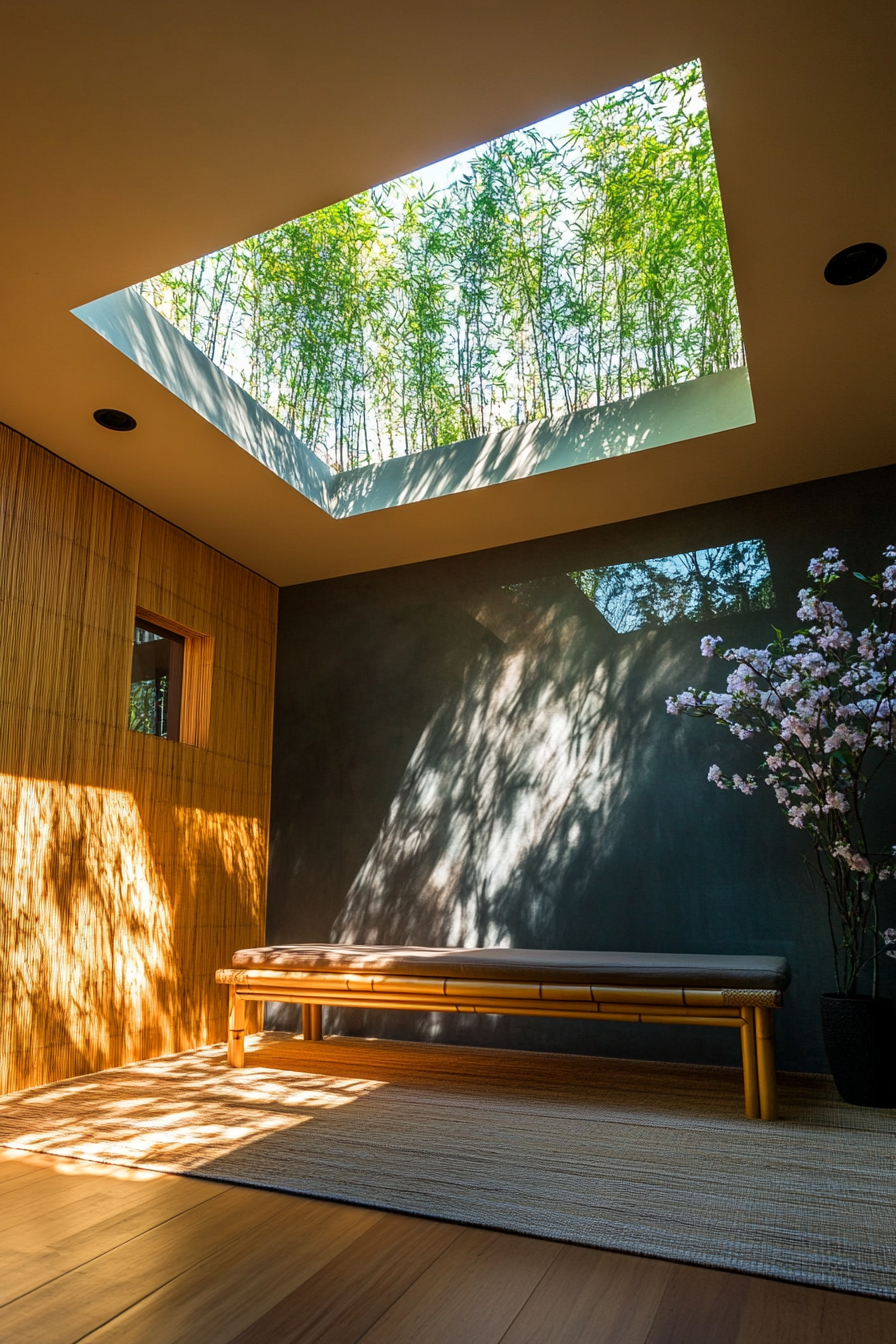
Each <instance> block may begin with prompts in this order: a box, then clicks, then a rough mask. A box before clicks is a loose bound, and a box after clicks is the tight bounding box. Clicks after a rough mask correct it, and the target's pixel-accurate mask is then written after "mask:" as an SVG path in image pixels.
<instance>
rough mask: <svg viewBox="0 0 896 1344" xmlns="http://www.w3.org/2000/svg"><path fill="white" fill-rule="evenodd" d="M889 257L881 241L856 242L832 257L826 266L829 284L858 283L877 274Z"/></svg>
mask: <svg viewBox="0 0 896 1344" xmlns="http://www.w3.org/2000/svg"><path fill="white" fill-rule="evenodd" d="M886 259H887V249H886V248H885V247H881V245H880V243H854V244H853V246H852V247H844V249H843V251H842V252H838V253H837V255H836V256H833V257H831V259H830V261H829V262H828V264H827V266H825V268H824V278H825V280H827V282H828V284H829V285H857V284H858V283H859V281H860V280H868V279H870V278H871V276H872V275H876V274H877V272H878V271H879V270H880V268H881V266H883V264H884V262H885V261H886Z"/></svg>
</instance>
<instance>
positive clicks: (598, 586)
mask: <svg viewBox="0 0 896 1344" xmlns="http://www.w3.org/2000/svg"><path fill="white" fill-rule="evenodd" d="M569 577H570V578H571V579H572V581H573V582H574V583H575V584H576V586H577V587H578V588H580V589H581V590H582V592H583V593H584V594H585V596H586V597H588V598H589V599H590V600H591V601H592V602H593V603H594V605H595V607H596V608H597V610H598V611H599V612H600V613H601V615H602V616H604V617H605V619H606V620H607V621H608V622H609V623H610V625H611V626H612V627H613V629H614V630H616V631H617V632H618V633H619V634H626V633H628V632H629V631H631V630H640V629H641V628H642V627H644V626H660V625H669V624H671V623H672V622H674V621H696V620H701V621H702V620H707V619H709V618H710V617H712V616H730V615H734V614H735V613H738V612H746V611H765V610H768V609H769V608H770V607H773V606H774V602H775V595H774V592H773V590H772V575H771V569H770V567H769V562H768V556H767V554H766V551H765V545H764V543H763V542H762V541H760V540H758V539H756V540H752V541H737V542H733V543H732V544H731V545H729V546H715V547H710V548H709V549H707V550H702V551H684V552H682V553H681V554H680V555H666V556H661V557H659V558H657V559H654V560H633V561H631V562H630V563H628V564H625V565H605V566H603V567H602V568H598V569H581V570H574V571H573V572H572V573H570V575H569Z"/></svg>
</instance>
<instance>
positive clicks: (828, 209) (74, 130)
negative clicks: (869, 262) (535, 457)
mask: <svg viewBox="0 0 896 1344" xmlns="http://www.w3.org/2000/svg"><path fill="white" fill-rule="evenodd" d="M894 20H896V7H894V6H893V5H892V4H891V3H890V0H853V3H851V4H850V5H849V6H848V8H847V7H846V6H844V5H843V4H842V3H837V4H833V3H827V2H825V0H741V3H737V4H735V3H724V2H723V0H690V2H687V0H685V2H684V3H679V4H674V3H670V0H639V3H637V4H634V3H629V4H620V3H619V0H613V2H612V3H608V0H451V3H447V2H446V3H444V4H435V3H432V0H340V3H335V2H334V0H330V3H320V0H319V2H318V3H316V4H311V3H308V2H307V0H254V3H252V4H250V3H248V0H242V3H239V4H238V3H234V0H213V2H211V0H203V2H202V3H199V0H176V3H175V2H174V0H152V3H149V2H148V0H79V3H78V4H72V3H71V0H7V4H6V6H5V8H4V18H3V20H2V29H0V31H2V48H0V49H2V52H3V57H2V59H3V74H2V81H0V96H2V100H3V103H4V106H3V108H2V111H0V126H2V132H0V133H2V139H3V145H2V155H3V161H2V165H0V182H2V184H3V208H2V211H0V234H2V241H0V264H2V289H0V420H4V421H6V422H7V423H8V424H10V425H12V426H13V427H14V428H16V429H18V430H20V431H21V432H23V433H25V434H27V435H29V436H30V437H31V438H33V439H35V440H37V442H38V443H41V444H44V445H45V446H46V447H47V448H50V449H51V450H52V451H53V452H55V453H58V454H60V456H62V457H64V458H67V459H68V460H69V461H71V462H74V463H76V464H77V465H78V466H80V467H83V468H84V469H85V470H87V471H89V472H92V473H93V474H94V475H96V476H98V477H100V478H101V479H102V480H104V481H107V482H108V483H109V484H110V485H112V486H114V487H116V488H117V489H119V490H122V491H124V492H125V493H126V494H128V495H130V496H132V497H133V498H134V499H137V500H139V501H140V502H141V503H142V504H145V505H147V506H148V507H149V508H152V509H154V510H156V511H157V512H158V513H160V514H162V515H163V516H164V517H166V518H168V519H170V520H171V521H173V522H175V523H178V524H179V525H180V526H182V527H184V528H186V529H188V530H189V531H190V532H192V533H194V534H195V535H196V536H198V537H201V538H202V539H203V540H205V541H207V542H209V543H210V544H211V545H213V546H216V547H218V548H219V549H220V550H222V551H224V552H225V553H226V554H228V555H231V556H233V557H234V558H235V559H237V560H240V561H242V562H243V563H244V564H246V565H249V566H251V568H253V569H255V570H257V571H259V572H260V573H262V574H264V575H266V576H268V577H269V578H271V579H272V580H274V581H275V582H277V583H281V584H286V583H297V582H302V581H305V580H309V579H317V578H323V577H326V576H330V575H335V574H344V573H349V572H353V571H358V570H364V569H373V568H377V567H379V566H383V565H397V564H404V563H408V562H410V561H414V560H422V559H429V558H432V557H435V556H441V555H447V554H453V553H456V552H460V551H470V550H474V549H478V548H480V547H486V546H497V545H501V544H504V543H506V542H512V541H519V540H523V539H525V538H530V537H535V536H542V535H547V534H549V533H553V532H562V531H567V530H570V529H573V528H579V527H587V526H590V525H593V524H597V523H603V522H609V521H615V520H619V519H622V518H629V517H634V516H638V515H644V514H649V513H654V512H657V511H661V510H664V509H671V508H680V507H682V506H685V505H688V504H695V503H701V502H704V501H706V500H710V499H717V498H722V497H726V496H732V495H737V494H742V493H745V492H748V491H752V490H761V489H767V488H770V487H774V486H779V485H785V484H790V483H792V482H796V481H801V480H807V479H811V478H814V477H820V476H827V475H832V474H835V473H838V472H847V471H855V470H859V469H861V468H864V467H872V466H877V465H880V464H883V463H887V462H893V461H896V433H894V381H896V379H894V373H896V332H894V313H896V302H894V300H896V230H894V225H893V221H894V218H896V209H894V206H896V200H894V191H896V173H894V167H896V155H894V149H896V135H894V130H896V127H894V120H896V118H894V93H893V90H894V69H893V58H894V53H896V21H894ZM694 56H698V57H699V58H700V59H701V61H702V62H703V69H704V76H705V81H706V89H707V98H708V103H709V110H710V117H711V122H712V132H713V139H714V143H715V149H716V158H717V162H718V168H719V175H720V179H721V185H722V196H723V201H724V204H725V211H726V218H727V221H728V231H729V241H730V247H731V256H732V260H733V264H734V274H735V282H736V285H737V293H738V301H739V304H740V310H741V316H742V320H743V328H744V338H745V344H746V350H747V358H748V363H749V368H750V375H751V379H752V389H753V399H754V403H755V409H756V424H755V425H751V426H748V427H746V428H743V429H738V430H733V431H730V432H728V433H726V434H722V435H712V436H708V437H705V438H700V439H694V440H690V441H687V442H684V443H679V444H675V445H671V446H668V447H663V448H657V449H653V450H651V451H648V452H644V453H641V454H638V455H636V456H633V457H625V458H619V459H615V460H611V461H603V462H596V463H589V464H586V465H583V466H578V467H574V468H570V469H568V470H565V471H558V472H553V473H550V474H547V475H542V476H539V477H537V478H533V479H529V480H522V481H514V482H510V483H507V484H502V485H496V486H491V487H488V488H486V489H481V490H472V491H467V492H466V493H463V494H458V495H453V496H449V497H446V498H442V499H435V500H430V501H426V502H423V503H418V504H411V505H406V506H403V507H401V508H397V509H389V510H385V511H383V512H380V513H370V514H366V515H362V516H359V517H354V518H348V519H342V520H339V521H336V520H334V519H332V518H330V517H329V516H327V515H326V514H324V513H322V512H321V511H320V510H318V509H317V508H316V507H315V506H314V505H313V504H311V503H310V502H309V501H308V500H306V499H305V498H304V497H303V496H301V495H299V494H297V493H296V492H295V491H294V490H292V489H291V487H289V486H288V485H286V484H284V483H283V482H282V481H281V480H279V478H277V477H276V476H274V475H273V474H272V473H270V472H269V471H267V470H266V468H264V467H263V466H261V465H260V464H259V463H258V462H256V461H255V460H254V459H253V458H251V457H250V456H249V455H248V454H246V453H244V452H243V451H242V450H241V449H239V448H237V447H236V446H235V445H234V444H233V443H231V442H230V441H229V440H228V439H227V438H226V437H225V436H224V435H222V434H221V433H220V432H219V431H218V430H216V429H214V428H213V427H212V426H210V425H209V424H208V423H207V422H206V421H204V420H203V419H201V418H200V417H199V416H198V415H196V414H195V413H194V412H193V411H191V410H189V409H188V408H187V407H186V406H185V405H183V404H182V403H181V402H179V401H178V400H177V398H175V397H174V396H173V395H172V394H171V393H170V392H168V391H166V390H165V389H164V388H162V387H161V385H160V384H158V383H156V382H154V381H153V379H152V378H150V377H149V375H147V374H146V373H144V372H142V371H141V370H140V369H139V368H137V367H136V366H135V365H134V364H132V363H130V361H129V360H128V359H127V358H126V357H125V356H124V355H122V354H120V353H119V352H118V351H116V350H115V349H114V348H113V347H112V346H110V345H108V344H107V343H106V342H105V341H103V339H102V338H101V337H99V336H98V335H96V334H95V333H94V332H92V331H91V330H89V329H88V328H87V327H86V326H84V325H83V324H82V323H81V322H79V321H78V320H77V319H76V318H75V317H73V316H72V315H71V312H70V310H71V309H72V308H74V307H76V306H78V305H80V304H84V303H87V302H88V301H89V300H91V299H95V298H98V297H100V296H101V295H104V294H107V293H110V292H112V291H114V290H118V289H121V288H123V287H124V286H126V285H129V284H132V283H134V282H135V281H137V280H140V279H143V278H144V277H146V276H149V275H153V274H156V273H157V272H158V271H160V270H163V269H165V268H167V267H171V266H174V265H177V264H179V263H181V262H184V261H188V260H191V259H192V258H194V257H197V256H200V255H202V254H203V253H205V252H208V251H210V250H212V249H214V248H218V247H221V246H224V245H225V244H227V243H230V242H233V241H234V240H236V239H238V238H243V237H246V236H248V235H250V234H253V233H257V232H259V231H260V230H262V229H265V228H269V227H271V226H273V225H276V224H279V223H281V222H282V221H284V220H286V219H290V218H293V217H295V216H297V215H300V214H303V213H305V212H306V211H308V210H313V209H316V208H317V207H319V206H322V205H325V204H327V203H329V202H331V201H335V200H339V199H342V198H344V197H346V196H348V195H350V194H352V193H354V192H356V191H359V190H361V189H363V188H365V187H368V186H370V185H372V184H374V183H376V182H380V181H383V180H385V179H388V178H390V177H394V176H396V175H398V174H401V173H405V172H409V171H411V170H413V169H414V168H416V167H419V166H420V165H422V164H424V163H428V162H432V161H434V160H437V159H439V158H442V157H444V156H446V155H448V154H450V153H453V152H455V151H457V150H460V149H462V148H465V147H467V146H469V145H473V144H478V143H480V142H481V141H483V140H486V139H488V138H490V137H492V136H495V135H499V134H501V133H502V132H505V131H508V130H511V129H513V128H515V127H517V126H519V125H522V124H525V123H527V122H531V121H533V120H535V119H536V118H539V117H542V116H546V115H548V114H550V113H552V112H555V111H558V110H560V109H561V108H565V107H568V106H570V105H572V104H574V103H578V102H581V101H583V100H584V99H586V98H591V97H594V96H596V95H598V94H601V93H605V92H607V91H609V90H610V89H613V88H616V87H619V86H620V85H623V84H627V83H629V82H631V81H632V80H635V79H640V78H644V77H646V76H648V75H651V74H654V73H656V72H657V71H659V70H663V69H666V68H668V67H669V66H672V65H675V64H678V63H679V62H682V61H685V60H688V59H690V58H692V57H694ZM861 241H875V242H880V243H883V244H884V246H885V247H887V248H888V249H889V251H890V253H891V261H890V263H889V264H888V265H887V266H886V267H885V268H884V270H883V271H882V272H881V273H880V274H879V275H877V276H875V277H874V278H873V279H872V280H869V281H868V282H866V283H865V284H862V285H857V286H854V287H850V288H845V289H835V288H832V287H831V286H829V285H827V284H826V283H825V282H824V280H823V278H822V270H823V267H824V264H825V262H826V261H827V259H828V258H829V257H830V256H831V254H832V253H834V252H836V251H838V250H839V249H840V248H842V247H845V246H847V245H848V244H851V243H855V242H861ZM98 406H115V407H120V408H122V409H124V410H127V411H130V412H131V413H132V414H133V415H134V416H136V418H137V420H138V422H139V424H138V428H137V430H136V431H135V432H134V433H132V434H127V435H120V434H113V433H110V432H109V431H107V430H103V429H101V428H99V426H97V425H96V424H95V423H94V421H93V419H92V412H93V410H94V409H95V408H96V407H98Z"/></svg>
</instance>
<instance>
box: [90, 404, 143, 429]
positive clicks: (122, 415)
mask: <svg viewBox="0 0 896 1344" xmlns="http://www.w3.org/2000/svg"><path fill="white" fill-rule="evenodd" d="M93 418H94V420H95V421H96V422H97V424H98V425H102V427H103V429H117V430H118V432H119V433H120V434H123V433H124V432H125V431H126V430H128V429H136V428H137V421H136V420H135V419H134V417H133V416H132V415H128V413H127V411H113V410H112V409H111V408H110V407H108V406H107V407H104V408H103V409H102V410H99V411H94V413H93Z"/></svg>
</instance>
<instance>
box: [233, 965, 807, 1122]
mask: <svg viewBox="0 0 896 1344" xmlns="http://www.w3.org/2000/svg"><path fill="white" fill-rule="evenodd" d="M215 978H216V980H217V981H218V983H219V984H224V985H228V986H229V989H230V1021H229V1031H228V1038H227V1062H228V1064H230V1065H231V1066H232V1067H233V1068H242V1067H243V1065H244V1064H245V1044H244V1042H245V1035H246V1004H247V1003H271V1002H273V1003H300V1004H301V1005H302V1027H303V1032H304V1036H305V1039H306V1040H309V1041H319V1040H321V1039H322V1034H323V1033H322V1014H321V1009H322V1008H323V1007H324V1006H327V1005H328V1006H331V1007H338V1008H390V1009H393V1008H394V1009H405V1010H407V1011H415V1012H420V1011H421V1010H422V1011H425V1012H440V1013H445V1012H448V1013H452V1012H453V1013H502V1014H508V1015H511V1016H532V1017H559V1018H578V1019H593V1020H595V1021H605V1022H606V1021H610V1022H661V1023H673V1024H676V1025H682V1026H684V1025H687V1026H707V1027H728V1028H735V1029H737V1030H738V1031H739V1032H740V1041H741V1057H742V1060H743V1073H744V1106H745V1110H746V1114H747V1116H748V1118H749V1119H751V1120H758V1119H762V1120H775V1119H777V1099H776V1090H775V1026H774V1010H775V1009H776V1008H779V1007H780V1006H781V1002H782V995H781V993H780V992H779V991H777V990H772V989H750V988H741V989H738V988H733V989H732V988H725V987H723V986H720V987H719V988H717V989H715V988H713V989H693V988H688V987H676V986H674V985H670V986H655V985H651V986H644V987H641V986H638V985H599V984H594V985H578V984H551V983H550V982H547V981H534V980H518V981H512V980H484V979H476V980H473V979H460V978H454V977H445V978H444V979H443V978H440V977H438V976H407V975H384V974H375V975H357V974H344V973H341V972H326V971H289V970H267V969H253V968H243V967H240V968H235V969H227V970H220V971H217V972H216V976H215Z"/></svg>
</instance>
